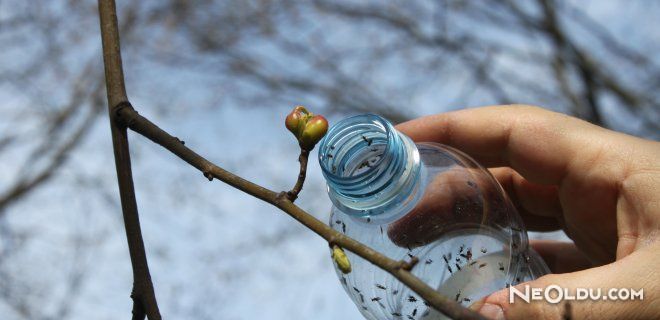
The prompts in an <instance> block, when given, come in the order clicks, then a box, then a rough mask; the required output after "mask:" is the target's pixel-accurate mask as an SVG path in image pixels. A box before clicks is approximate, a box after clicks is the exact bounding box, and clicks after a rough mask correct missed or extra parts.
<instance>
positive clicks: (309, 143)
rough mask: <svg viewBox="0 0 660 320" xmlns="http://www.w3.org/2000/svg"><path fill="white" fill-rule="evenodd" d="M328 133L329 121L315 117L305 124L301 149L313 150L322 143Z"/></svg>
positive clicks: (301, 137) (321, 117)
mask: <svg viewBox="0 0 660 320" xmlns="http://www.w3.org/2000/svg"><path fill="white" fill-rule="evenodd" d="M326 132H328V120H326V119H325V117H323V116H321V115H316V116H313V117H312V118H310V119H309V120H308V121H307V123H306V124H305V128H304V130H303V132H302V135H301V136H300V138H299V141H300V147H302V148H303V149H307V150H312V149H313V148H314V146H315V145H316V144H317V143H318V142H319V141H321V139H322V138H323V136H325V133H326Z"/></svg>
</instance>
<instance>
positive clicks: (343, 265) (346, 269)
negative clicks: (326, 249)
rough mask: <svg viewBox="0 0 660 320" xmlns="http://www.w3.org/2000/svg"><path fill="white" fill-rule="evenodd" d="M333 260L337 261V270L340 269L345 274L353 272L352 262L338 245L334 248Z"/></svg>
mask: <svg viewBox="0 0 660 320" xmlns="http://www.w3.org/2000/svg"><path fill="white" fill-rule="evenodd" d="M332 259H333V260H335V263H337V268H339V270H341V272H343V273H345V274H346V273H350V272H351V262H350V261H349V260H348V257H347V256H346V253H344V250H343V249H342V248H341V247H339V246H338V245H333V246H332Z"/></svg>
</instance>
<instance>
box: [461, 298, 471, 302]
mask: <svg viewBox="0 0 660 320" xmlns="http://www.w3.org/2000/svg"><path fill="white" fill-rule="evenodd" d="M463 301H465V302H470V301H472V300H470V298H463Z"/></svg>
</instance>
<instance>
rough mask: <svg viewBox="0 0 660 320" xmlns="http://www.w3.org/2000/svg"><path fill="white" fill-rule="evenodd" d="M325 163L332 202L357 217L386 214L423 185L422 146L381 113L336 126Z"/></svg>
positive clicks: (324, 145) (322, 152)
mask: <svg viewBox="0 0 660 320" xmlns="http://www.w3.org/2000/svg"><path fill="white" fill-rule="evenodd" d="M319 163H320V164H321V169H322V171H323V175H324V176H325V179H326V181H327V183H328V194H329V196H330V200H331V201H332V203H333V204H334V205H335V206H336V207H337V208H338V209H339V210H341V211H342V212H344V213H347V214H349V215H351V216H358V217H370V218H371V217H373V218H386V216H390V215H391V214H393V213H395V212H397V211H400V210H401V208H403V207H406V205H407V204H409V203H410V201H411V198H414V195H415V193H416V190H417V187H418V185H419V177H420V168H421V165H420V159H419V152H418V151H417V147H416V146H415V144H414V143H413V142H412V140H411V139H410V138H408V137H407V136H405V135H404V134H402V133H400V132H398V131H397V130H396V129H394V127H393V126H392V124H391V123H390V122H388V121H387V120H385V119H383V118H382V117H379V116H377V115H372V114H366V115H359V116H354V117H350V118H347V119H344V120H342V121H340V122H339V123H337V124H336V125H334V126H333V127H332V128H330V130H329V131H328V133H327V135H326V136H325V138H324V139H323V140H322V141H321V143H320V148H319Z"/></svg>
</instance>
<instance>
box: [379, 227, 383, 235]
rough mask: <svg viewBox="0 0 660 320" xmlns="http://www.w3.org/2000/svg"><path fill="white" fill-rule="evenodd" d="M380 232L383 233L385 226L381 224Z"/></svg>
mask: <svg viewBox="0 0 660 320" xmlns="http://www.w3.org/2000/svg"><path fill="white" fill-rule="evenodd" d="M380 234H381V235H382V234H383V226H380Z"/></svg>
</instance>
